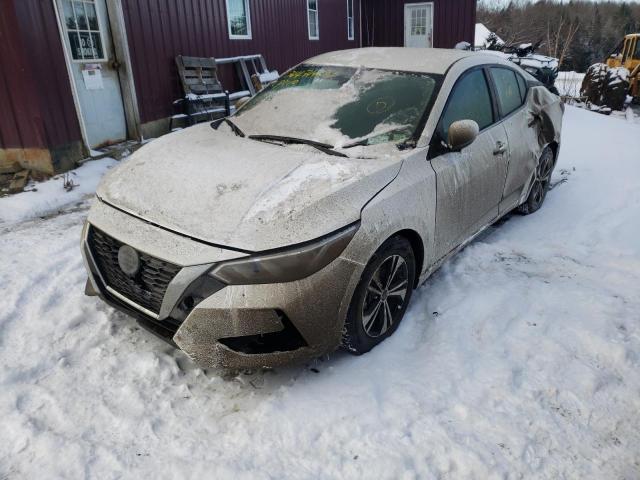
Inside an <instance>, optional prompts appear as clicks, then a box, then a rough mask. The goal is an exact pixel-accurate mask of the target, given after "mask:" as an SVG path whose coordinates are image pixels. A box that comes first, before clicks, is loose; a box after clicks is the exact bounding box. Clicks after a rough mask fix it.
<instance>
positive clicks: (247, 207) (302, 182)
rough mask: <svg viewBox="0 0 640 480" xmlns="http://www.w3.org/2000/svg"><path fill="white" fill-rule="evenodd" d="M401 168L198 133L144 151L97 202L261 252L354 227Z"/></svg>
mask: <svg viewBox="0 0 640 480" xmlns="http://www.w3.org/2000/svg"><path fill="white" fill-rule="evenodd" d="M400 165H401V161H400V158H399V155H398V156H386V157H384V158H369V159H359V158H342V157H335V156H329V155H326V154H324V153H322V152H319V151H318V152H316V151H315V150H313V149H312V148H311V147H308V146H300V145H290V146H287V147H281V146H278V145H272V144H268V143H264V142H258V141H255V140H250V139H247V138H240V137H236V136H235V135H233V134H232V133H231V132H230V130H229V129H228V127H227V126H221V127H220V129H219V130H218V131H214V130H213V129H212V128H211V127H210V126H209V125H208V124H200V125H196V126H194V127H190V128H188V129H185V130H181V131H179V132H175V133H172V134H169V135H165V136H163V137H161V138H159V139H157V140H154V141H153V142H151V143H149V144H147V145H145V146H144V147H142V148H141V149H140V150H138V151H137V152H135V153H134V154H133V155H131V156H130V157H129V158H128V159H127V160H125V161H124V162H123V163H122V164H121V165H119V166H118V167H117V168H115V169H114V170H113V171H112V172H110V173H109V174H108V175H107V177H105V179H104V180H103V181H102V183H101V185H100V186H99V188H98V191H97V195H98V197H99V198H100V199H101V200H102V201H104V202H106V203H108V204H111V205H112V206H114V207H116V208H119V209H121V210H124V211H126V212H128V213H130V214H132V215H135V216H137V217H140V218H141V219H143V220H146V221H149V222H152V223H155V224H157V225H159V226H162V227H164V228H167V229H170V230H173V231H175V232H178V233H181V234H185V235H188V236H190V237H193V238H196V239H199V240H203V241H206V242H210V243H215V244H218V245H222V246H227V247H232V248H236V249H242V250H248V251H261V250H268V249H272V248H278V247H283V246H287V245H292V244H296V243H302V242H305V241H308V240H313V239H315V238H317V237H320V236H322V235H325V234H327V233H329V232H332V231H334V230H336V229H339V228H341V227H344V226H345V225H347V224H349V223H352V222H355V221H357V220H358V219H359V218H360V211H361V210H362V208H363V207H364V205H365V204H366V203H367V202H368V201H369V200H370V199H371V198H372V197H373V196H374V195H376V194H377V193H378V192H379V191H380V190H381V189H383V188H384V187H385V186H386V185H387V184H389V182H391V181H392V180H393V179H394V178H395V176H396V175H397V173H398V171H399V169H400Z"/></svg>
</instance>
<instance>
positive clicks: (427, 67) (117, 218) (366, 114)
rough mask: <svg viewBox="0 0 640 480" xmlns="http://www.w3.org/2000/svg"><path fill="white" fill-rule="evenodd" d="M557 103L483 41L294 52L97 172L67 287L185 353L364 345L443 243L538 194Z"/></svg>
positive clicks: (556, 136)
mask: <svg viewBox="0 0 640 480" xmlns="http://www.w3.org/2000/svg"><path fill="white" fill-rule="evenodd" d="M562 114H563V106H562V104H561V103H560V99H559V98H558V97H557V96H555V95H552V94H551V93H549V91H548V90H547V89H546V88H545V87H544V86H543V85H542V84H541V83H540V82H538V81H537V80H535V79H534V78H533V77H532V76H530V75H529V74H527V73H526V72H524V71H523V70H521V69H520V68H519V67H518V66H516V65H514V64H513V63H511V62H509V61H507V60H504V59H501V58H498V57H496V56H495V55H490V54H483V53H477V52H465V51H460V50H441V49H410V48H364V49H356V50H344V51H339V52H333V53H326V54H322V55H320V56H317V57H314V58H311V59H309V60H307V61H305V62H303V63H301V64H300V65H298V66H296V67H294V68H292V69H291V70H289V71H288V72H286V73H285V74H284V75H282V77H280V79H279V80H277V81H276V82H274V83H272V84H271V85H269V86H268V87H267V88H265V89H264V90H262V91H261V92H260V93H258V94H257V95H255V96H254V97H253V98H251V99H250V100H249V101H248V102H247V103H246V104H244V105H242V106H241V107H240V108H238V111H237V113H236V114H235V115H233V116H231V117H227V118H225V119H221V120H218V121H215V122H213V123H211V124H209V123H203V124H199V125H195V126H193V127H190V128H187V129H184V130H181V131H177V132H174V133H171V134H169V135H165V136H164V137H161V138H159V139H157V140H154V141H153V142H150V143H148V144H147V145H145V146H144V147H142V148H141V149H139V150H138V151H137V152H135V153H134V154H133V155H131V156H130V157H129V158H128V159H127V160H126V161H124V162H123V163H122V164H121V165H119V166H118V167H117V168H114V169H113V170H112V171H111V172H110V173H109V174H108V175H107V177H105V179H104V180H103V182H102V183H101V185H100V187H99V188H98V190H97V194H96V196H97V199H96V201H95V203H94V205H93V206H92V208H91V210H90V212H89V215H88V219H87V222H86V224H85V226H84V229H83V233H82V253H83V256H84V260H85V265H86V268H87V272H88V277H89V278H88V280H87V285H86V293H87V294H89V295H98V296H100V297H101V298H102V300H104V301H105V302H107V303H108V304H109V305H111V306H113V307H114V308H116V309H118V310H121V311H123V312H126V313H128V314H130V315H131V316H133V317H136V318H137V319H138V321H139V322H140V323H141V324H142V325H143V326H145V327H146V328H148V329H150V330H152V331H153V332H155V333H156V334H158V335H160V336H162V337H163V338H165V339H166V340H167V341H169V342H171V343H172V344H174V345H175V346H176V347H178V348H180V349H181V350H183V351H184V352H186V353H187V354H188V355H189V356H190V357H191V358H192V359H193V360H194V361H195V362H196V363H197V364H198V365H200V366H202V367H211V366H222V367H227V368H251V367H262V366H264V367H273V366H276V365H281V364H283V363H287V362H291V361H293V360H302V359H308V358H311V357H315V356H318V355H322V354H325V353H328V352H331V351H333V350H335V349H336V348H339V347H342V348H344V349H345V350H347V351H349V352H352V353H354V354H362V353H365V352H367V351H369V350H371V349H372V348H373V347H375V346H376V345H377V344H379V343H380V342H381V341H383V340H384V339H385V338H387V337H389V336H390V335H391V334H392V333H393V332H394V331H395V330H396V329H397V328H398V325H399V324H400V321H401V320H402V317H403V315H404V314H405V312H406V310H407V306H408V305H409V302H410V300H411V296H412V292H413V290H414V289H415V288H416V287H417V286H418V285H420V284H421V283H422V282H424V281H425V280H426V279H427V278H428V277H429V276H430V275H431V274H432V273H433V272H434V271H435V270H436V269H437V268H438V267H439V266H440V265H441V264H442V263H443V262H444V261H445V260H446V259H447V258H449V257H450V256H451V255H453V254H454V253H455V252H457V251H458V250H460V249H461V248H462V247H463V246H464V245H465V244H467V243H468V242H469V241H471V240H472V239H473V238H474V237H475V236H476V235H478V234H479V233H480V232H481V231H482V230H483V229H485V228H486V227H487V226H488V225H491V224H492V223H494V222H495V221H496V220H497V219H499V218H500V217H502V216H503V215H505V214H507V213H509V212H511V211H513V210H514V209H515V210H517V211H519V212H521V213H523V214H529V213H533V212H535V211H536V210H538V209H539V208H540V207H541V205H542V203H543V202H544V200H545V196H546V194H547V191H548V190H549V185H550V179H551V173H552V171H553V169H554V166H555V164H556V160H557V158H558V152H559V148H560V131H561V123H562Z"/></svg>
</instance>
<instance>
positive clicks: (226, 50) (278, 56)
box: [122, 0, 360, 123]
mask: <svg viewBox="0 0 640 480" xmlns="http://www.w3.org/2000/svg"><path fill="white" fill-rule="evenodd" d="M358 2H359V0H354V14H355V35H354V40H348V39H347V1H346V0H319V1H318V4H319V9H318V15H319V25H320V39H319V40H309V35H308V31H307V2H306V0H249V3H250V16H251V31H252V37H253V38H252V39H251V40H230V39H229V34H228V30H227V13H226V5H225V0H180V1H177V0H122V4H123V11H124V17H125V24H126V29H127V36H128V43H129V50H130V54H131V63H132V65H133V75H134V81H135V85H136V95H137V97H138V104H139V110H140V117H141V121H142V123H146V122H151V121H153V120H156V119H161V118H166V117H168V116H170V115H171V114H172V113H173V112H172V102H173V100H175V99H177V98H180V97H181V96H182V91H181V87H180V84H179V81H178V73H177V70H176V67H175V63H174V62H175V57H176V55H189V56H195V57H218V58H222V57H232V56H238V55H247V54H252V53H261V54H262V55H263V56H264V58H265V60H266V61H267V65H268V66H269V68H270V69H277V70H279V71H280V72H283V71H284V70H286V69H287V68H289V67H291V66H293V65H295V64H297V63H299V62H300V61H302V60H304V59H305V58H308V57H311V56H313V55H317V54H319V53H323V52H327V51H331V50H340V49H345V48H356V47H358V46H359V45H360V43H359V32H358V8H359V6H358V5H359V3H358ZM221 75H222V78H221V81H222V83H223V85H224V86H225V88H228V89H229V90H233V89H234V85H235V86H237V79H235V74H234V72H233V67H231V66H229V65H224V66H222V67H221Z"/></svg>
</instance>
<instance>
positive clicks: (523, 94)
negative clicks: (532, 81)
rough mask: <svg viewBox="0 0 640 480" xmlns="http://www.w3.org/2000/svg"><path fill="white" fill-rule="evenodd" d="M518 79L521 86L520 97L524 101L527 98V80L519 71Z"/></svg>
mask: <svg viewBox="0 0 640 480" xmlns="http://www.w3.org/2000/svg"><path fill="white" fill-rule="evenodd" d="M516 79H517V80H518V86H519V87H520V98H521V99H522V102H523V103H524V101H525V99H526V98H527V82H525V81H524V78H522V75H518V74H517V73H516Z"/></svg>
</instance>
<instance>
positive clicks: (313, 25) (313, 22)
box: [307, 0, 320, 40]
mask: <svg viewBox="0 0 640 480" xmlns="http://www.w3.org/2000/svg"><path fill="white" fill-rule="evenodd" d="M307 22H308V23H309V40H318V39H319V38H320V25H319V24H318V0H307Z"/></svg>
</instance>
